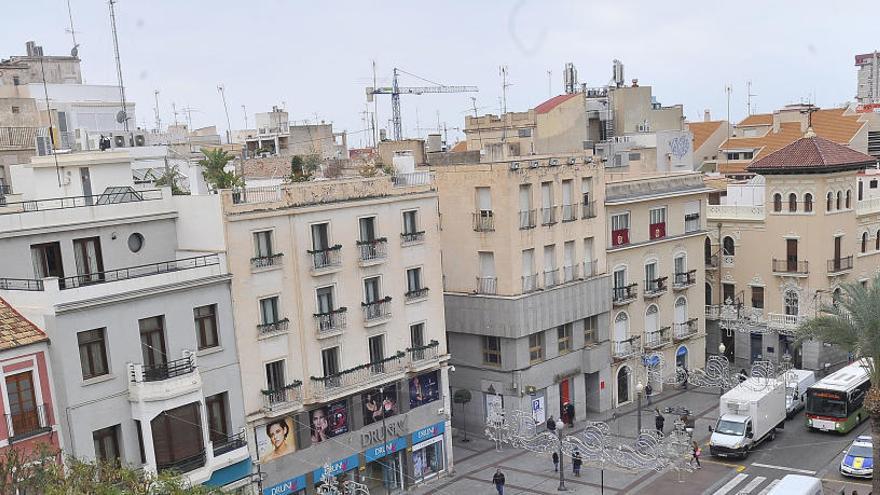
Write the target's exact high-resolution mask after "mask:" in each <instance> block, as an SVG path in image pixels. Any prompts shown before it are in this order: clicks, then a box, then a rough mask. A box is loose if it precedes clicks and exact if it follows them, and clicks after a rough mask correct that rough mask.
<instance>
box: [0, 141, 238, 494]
mask: <svg viewBox="0 0 880 495" xmlns="http://www.w3.org/2000/svg"><path fill="white" fill-rule="evenodd" d="M56 160H57V161H56ZM11 173H12V175H13V177H14V180H15V184H16V186H17V188H16V191H15V194H13V195H10V196H7V201H6V202H5V203H4V204H3V205H2V206H0V252H2V253H3V256H2V257H0V297H2V298H3V299H5V300H6V301H8V302H9V304H11V305H12V306H13V307H14V308H15V309H16V310H17V311H18V312H19V313H20V314H21V315H23V316H24V317H26V318H27V319H28V320H30V321H31V322H33V323H34V324H35V325H37V326H38V327H40V328H41V329H43V330H44V331H45V333H46V335H47V336H48V337H49V339H51V342H52V345H51V346H49V349H48V355H49V358H50V360H51V363H52V364H51V373H52V378H53V379H54V387H55V388H54V394H53V396H54V402H55V408H54V411H55V414H54V415H51V414H50V415H49V417H51V418H54V419H55V420H57V422H58V424H59V425H60V429H61V437H60V443H61V445H62V446H63V448H64V452H65V454H67V455H71V456H75V457H78V458H84V459H102V460H118V461H120V462H122V463H125V464H128V465H132V466H138V467H139V466H142V467H143V468H144V469H146V470H148V471H154V472H155V471H164V470H176V471H178V472H181V473H182V474H183V475H184V476H185V477H186V478H187V479H188V480H189V481H190V482H191V483H194V484H201V483H205V484H208V485H211V486H217V487H224V486H225V487H229V486H234V485H235V483H242V482H244V483H246V482H248V480H247V476H248V475H249V474H250V471H251V461H250V456H249V454H248V449H247V445H246V439H245V437H244V436H243V434H242V433H241V432H242V429H243V427H244V412H243V409H242V406H241V404H242V397H241V374H240V372H239V366H238V356H237V354H236V346H235V343H236V342H235V335H234V331H233V318H232V297H231V292H230V280H231V278H232V275H231V274H230V273H229V272H228V271H227V269H226V260H225V255H224V253H223V252H220V251H216V250H215V251H210V250H202V247H203V246H206V245H208V244H210V243H213V244H214V245H217V244H221V245H222V229H221V224H220V222H219V221H218V222H217V223H216V228H215V229H214V230H213V231H212V230H211V227H210V225H209V224H208V222H205V221H204V218H205V210H204V209H203V208H201V207H200V206H201V203H200V202H202V201H203V198H204V197H196V196H194V197H183V196H175V197H172V196H171V194H170V190H169V189H162V190H140V191H138V190H135V189H134V188H133V183H132V174H131V158H130V157H129V156H128V153H127V152H126V151H107V152H103V153H69V154H58V155H54V156H51V155H50V156H38V157H33V158H32V159H31V161H30V162H28V163H25V164H21V165H15V166H13V167H11ZM208 199H211V198H208ZM191 202H199V203H198V204H195V203H191ZM217 218H218V219H219V213H218V216H217ZM212 235H213V237H214V240H213V241H212V240H211V238H212ZM45 397H46V396H45V395H44V399H43V400H44V401H45ZM242 480H244V481H242Z"/></svg>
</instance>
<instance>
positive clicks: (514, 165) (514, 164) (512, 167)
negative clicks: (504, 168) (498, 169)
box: [510, 162, 519, 170]
mask: <svg viewBox="0 0 880 495" xmlns="http://www.w3.org/2000/svg"><path fill="white" fill-rule="evenodd" d="M510 170H519V162H511V163H510Z"/></svg>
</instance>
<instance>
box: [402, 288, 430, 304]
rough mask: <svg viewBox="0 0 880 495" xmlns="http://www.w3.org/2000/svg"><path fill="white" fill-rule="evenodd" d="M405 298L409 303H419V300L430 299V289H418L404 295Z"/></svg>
mask: <svg viewBox="0 0 880 495" xmlns="http://www.w3.org/2000/svg"><path fill="white" fill-rule="evenodd" d="M404 297H405V298H406V300H407V301H417V300H419V299H424V298H426V297H428V288H427V287H420V288H418V289H413V290H408V291H406V293H404Z"/></svg>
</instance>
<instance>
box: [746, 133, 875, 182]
mask: <svg viewBox="0 0 880 495" xmlns="http://www.w3.org/2000/svg"><path fill="white" fill-rule="evenodd" d="M876 162H877V159H876V158H874V157H872V156H871V155H866V154H864V153H861V152H859V151H856V150H854V149H852V148H848V147H846V146H843V145H841V144H837V143H835V142H834V141H830V140H828V139H825V138H823V137H819V136H815V135H813V136H810V137H802V138H800V139H798V140H797V141H795V142H793V143H791V144H789V145H788V146H785V147H784V148H782V149H779V150H777V151H774V152H773V153H770V154H769V155H767V156H765V157H763V158H761V159H760V160H757V161H755V162H754V163H752V164H751V165H749V166H748V167H747V168H746V170H748V171H749V172H756V173H761V172H763V171H771V172H772V171H776V170H779V171H782V170H793V171H794V170H810V169H816V170H819V169H836V168H842V167H843V168H849V167H861V166H866V165H871V164H874V163H876Z"/></svg>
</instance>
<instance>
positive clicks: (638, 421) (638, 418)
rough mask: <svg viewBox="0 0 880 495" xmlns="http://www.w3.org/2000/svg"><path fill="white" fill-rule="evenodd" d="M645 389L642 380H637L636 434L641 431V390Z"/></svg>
mask: <svg viewBox="0 0 880 495" xmlns="http://www.w3.org/2000/svg"><path fill="white" fill-rule="evenodd" d="M644 391H645V386H644V385H642V381H641V380H639V382H638V383H636V411H638V415H636V436H639V435H640V434H641V433H642V392H644Z"/></svg>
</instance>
